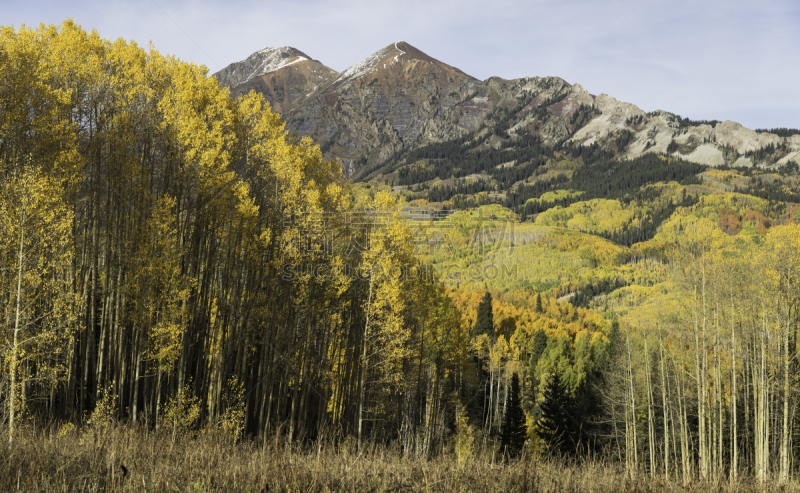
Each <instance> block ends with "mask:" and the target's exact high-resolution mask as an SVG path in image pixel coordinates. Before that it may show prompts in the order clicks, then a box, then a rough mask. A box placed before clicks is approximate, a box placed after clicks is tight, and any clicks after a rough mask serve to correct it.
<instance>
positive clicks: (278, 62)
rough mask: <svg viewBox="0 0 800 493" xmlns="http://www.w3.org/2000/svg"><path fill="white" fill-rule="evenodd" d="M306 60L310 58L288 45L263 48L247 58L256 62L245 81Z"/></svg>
mask: <svg viewBox="0 0 800 493" xmlns="http://www.w3.org/2000/svg"><path fill="white" fill-rule="evenodd" d="M305 60H309V58H308V57H306V56H304V55H303V54H300V53H299V52H298V51H297V50H295V49H293V48H290V47H288V46H284V47H282V48H269V47H267V48H262V49H260V50H258V51H257V52H255V53H253V54H252V55H250V56H249V57H248V58H247V60H245V62H248V61H253V62H256V63H255V64H254V66H253V68H252V70H251V71H250V74H249V75H248V76H247V77H245V79H244V81H243V82H247V81H249V80H250V79H252V78H253V77H258V76H260V75H264V74H268V73H270V72H275V71H276V70H280V69H282V68H283V67H288V66H289V65H292V64H295V63H297V62H302V61H305Z"/></svg>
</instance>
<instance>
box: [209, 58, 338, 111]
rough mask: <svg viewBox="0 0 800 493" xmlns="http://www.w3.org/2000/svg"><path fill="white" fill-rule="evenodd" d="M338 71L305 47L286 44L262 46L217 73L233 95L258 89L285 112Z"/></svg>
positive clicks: (218, 77) (271, 103)
mask: <svg viewBox="0 0 800 493" xmlns="http://www.w3.org/2000/svg"><path fill="white" fill-rule="evenodd" d="M336 75H338V72H336V71H335V70H333V69H332V68H329V67H326V66H325V65H323V64H322V63H320V62H319V61H317V60H314V59H312V58H311V57H309V56H308V55H306V54H305V53H303V52H302V51H300V50H298V49H296V48H292V47H290V46H284V47H281V48H262V49H261V50H258V51H257V52H255V53H253V54H252V55H250V56H249V57H247V58H246V59H245V60H242V61H241V62H236V63H232V64H230V65H228V66H227V67H225V68H224V69H222V70H220V71H219V72H217V73H216V74H214V77H216V78H217V80H219V81H220V84H222V85H224V86H228V87H230V88H231V96H233V97H237V96H238V95H240V94H244V93H248V92H250V91H251V90H255V91H256V92H258V93H261V94H263V95H264V96H265V98H266V99H267V101H269V103H270V105H271V106H272V109H273V110H274V111H277V112H278V113H281V114H286V113H288V112H289V111H291V109H292V108H293V107H294V105H295V104H296V103H297V102H298V101H301V100H303V99H305V98H306V97H307V96H308V95H309V94H311V93H313V92H314V91H315V90H316V89H317V88H318V87H319V86H321V85H323V84H324V83H326V82H327V81H329V80H330V79H331V77H334V76H336Z"/></svg>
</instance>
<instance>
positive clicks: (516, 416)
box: [500, 373, 526, 457]
mask: <svg viewBox="0 0 800 493" xmlns="http://www.w3.org/2000/svg"><path fill="white" fill-rule="evenodd" d="M510 390H511V391H510V392H509V394H508V404H507V406H508V407H506V413H505V416H503V425H502V427H501V428H500V447H501V451H502V452H507V453H508V454H509V456H511V457H516V456H517V455H519V453H520V452H521V451H522V447H523V446H524V445H525V436H526V430H525V412H524V411H523V410H522V403H521V402H520V396H519V378H518V377H517V374H516V373H515V374H514V376H513V377H512V378H511V389H510Z"/></svg>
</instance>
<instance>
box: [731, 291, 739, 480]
mask: <svg viewBox="0 0 800 493" xmlns="http://www.w3.org/2000/svg"><path fill="white" fill-rule="evenodd" d="M730 292H731V374H732V379H731V380H732V382H731V386H732V388H731V405H732V406H733V412H732V413H731V414H732V416H733V430H732V435H733V440H732V442H733V443H732V445H733V447H732V453H731V482H736V479H737V474H738V471H739V443H738V442H739V438H738V436H737V430H736V428H737V419H736V418H737V416H736V412H737V410H736V400H737V390H738V389H737V388H736V319H735V311H734V303H733V299H734V298H733V286H731V289H730Z"/></svg>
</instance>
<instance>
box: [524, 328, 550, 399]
mask: <svg viewBox="0 0 800 493" xmlns="http://www.w3.org/2000/svg"><path fill="white" fill-rule="evenodd" d="M545 349H547V334H546V333H545V331H544V330H542V329H539V330H537V331H536V332H534V334H533V337H532V338H531V341H530V355H531V356H530V358H528V379H529V383H528V386H527V387H526V389H525V392H526V399H525V400H526V403H525V405H526V407H525V410H526V411H528V412H529V413H532V412H533V407H534V404H535V403H536V387H538V386H539V379H538V378H536V367H537V366H538V365H539V359H540V358H541V357H542V355H543V354H544V351H545Z"/></svg>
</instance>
